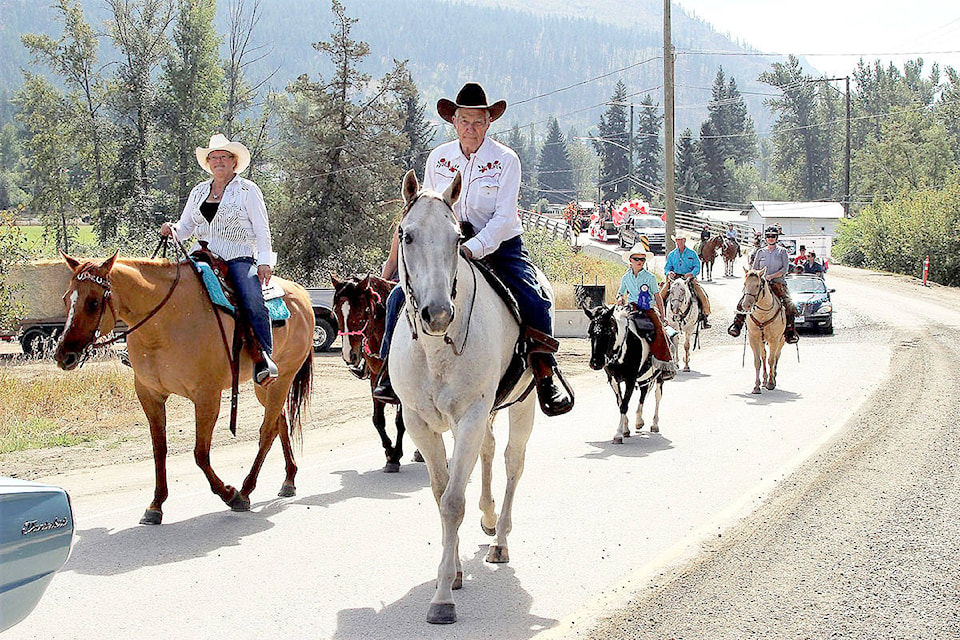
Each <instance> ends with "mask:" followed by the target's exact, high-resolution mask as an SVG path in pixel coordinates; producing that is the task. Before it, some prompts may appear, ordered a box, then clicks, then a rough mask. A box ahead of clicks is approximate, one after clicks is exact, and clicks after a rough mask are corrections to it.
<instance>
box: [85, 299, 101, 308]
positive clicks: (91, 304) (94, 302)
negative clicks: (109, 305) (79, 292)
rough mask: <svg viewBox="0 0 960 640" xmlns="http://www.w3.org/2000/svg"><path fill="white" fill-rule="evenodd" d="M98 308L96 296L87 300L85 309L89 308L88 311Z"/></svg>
mask: <svg viewBox="0 0 960 640" xmlns="http://www.w3.org/2000/svg"><path fill="white" fill-rule="evenodd" d="M99 308H100V301H99V300H97V299H96V298H92V299H90V300H87V309H89V310H90V311H96V310H97V309H99Z"/></svg>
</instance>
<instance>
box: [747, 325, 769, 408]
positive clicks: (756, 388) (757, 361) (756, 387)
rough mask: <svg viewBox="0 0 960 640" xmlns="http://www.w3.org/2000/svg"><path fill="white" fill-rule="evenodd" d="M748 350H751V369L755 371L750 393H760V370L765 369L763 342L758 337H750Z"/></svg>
mask: <svg viewBox="0 0 960 640" xmlns="http://www.w3.org/2000/svg"><path fill="white" fill-rule="evenodd" d="M750 348H751V349H752V350H753V367H754V369H755V370H756V377H755V378H754V381H753V391H751V393H754V394H759V393H760V368H761V367H766V363H765V362H764V353H763V340H762V338H760V337H759V336H756V337H754V336H753V335H751V336H750Z"/></svg>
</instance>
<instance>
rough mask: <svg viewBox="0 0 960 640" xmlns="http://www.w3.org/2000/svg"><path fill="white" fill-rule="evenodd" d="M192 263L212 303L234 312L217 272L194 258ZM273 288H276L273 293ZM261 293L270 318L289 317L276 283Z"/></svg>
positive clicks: (273, 319) (281, 318)
mask: <svg viewBox="0 0 960 640" xmlns="http://www.w3.org/2000/svg"><path fill="white" fill-rule="evenodd" d="M193 264H194V265H195V266H196V267H197V268H198V269H199V270H200V276H201V277H202V278H203V285H204V286H205V287H206V288H207V291H208V292H209V293H210V299H211V300H213V304H215V305H217V306H218V307H220V308H222V309H226V310H227V311H229V312H230V313H236V309H235V308H234V306H233V305H232V304H230V301H229V300H227V296H226V294H224V293H223V287H222V286H220V280H219V278H217V274H215V273H214V272H213V268H212V267H211V266H210V265H209V264H207V263H206V262H197V261H196V260H194V261H193ZM274 290H276V292H275V293H274ZM263 294H264V295H263V297H264V302H265V303H266V305H267V311H268V312H269V313H270V320H272V321H281V320H286V319H287V318H289V317H290V309H288V308H287V303H285V302H284V301H283V289H281V288H280V287H279V286H278V285H274V284H271V285H269V286H267V287H266V288H265V289H264V291H263ZM268 298H269V299H268Z"/></svg>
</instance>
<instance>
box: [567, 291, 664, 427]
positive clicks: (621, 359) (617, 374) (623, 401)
mask: <svg viewBox="0 0 960 640" xmlns="http://www.w3.org/2000/svg"><path fill="white" fill-rule="evenodd" d="M582 308H583V311H584V313H586V314H587V317H588V318H589V319H590V329H589V336H590V368H591V369H593V370H595V371H599V370H600V369H603V370H604V371H605V372H606V374H607V382H609V383H610V388H611V389H613V393H614V394H615V395H616V397H617V404H618V405H619V408H620V424H619V425H618V426H617V432H616V434H615V435H614V436H613V444H623V439H624V438H629V437H630V420H629V419H628V418H627V410H628V409H629V406H630V398H631V397H632V396H633V390H634V389H639V390H640V402H639V403H638V404H637V419H636V430H637V433H639V432H640V429H641V428H642V427H643V425H644V422H643V403H644V401H645V400H646V398H647V392H648V391H650V389H651V388H652V389H653V394H654V398H655V399H656V403H655V404H654V411H653V422H651V423H650V433H659V432H660V398H661V396H662V395H663V378H662V377H661V373H660V370H658V369H657V368H656V367H654V362H653V355H652V354H651V352H650V343H649V342H648V341H647V340H646V339H644V338H641V337H640V336H639V335H637V333H636V332H634V331H632V330H630V329H629V328H628V327H629V323H630V322H631V320H630V317H629V312H628V311H627V308H626V307H622V306H613V307H608V306H606V305H601V306H599V307H594V308H592V309H591V308H588V307H586V306H583V307H582ZM670 348H671V350H674V349H675V346H674V343H673V341H672V340H671V344H670Z"/></svg>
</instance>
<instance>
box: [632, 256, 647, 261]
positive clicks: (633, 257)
mask: <svg viewBox="0 0 960 640" xmlns="http://www.w3.org/2000/svg"><path fill="white" fill-rule="evenodd" d="M630 259H631V260H633V261H634V262H646V261H647V259H646V258H641V257H640V256H630Z"/></svg>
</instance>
